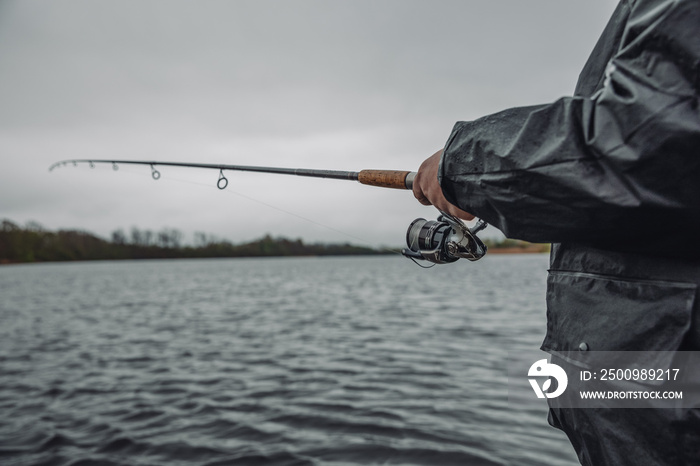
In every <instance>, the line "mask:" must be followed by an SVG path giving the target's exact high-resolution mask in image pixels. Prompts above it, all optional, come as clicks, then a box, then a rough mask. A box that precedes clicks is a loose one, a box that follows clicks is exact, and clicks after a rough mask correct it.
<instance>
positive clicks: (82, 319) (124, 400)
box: [0, 255, 577, 466]
mask: <svg viewBox="0 0 700 466" xmlns="http://www.w3.org/2000/svg"><path fill="white" fill-rule="evenodd" d="M546 268H547V257H546V256H543V255H523V256H492V257H487V258H485V259H484V260H482V261H481V262H479V263H474V264H472V263H468V262H466V261H462V263H458V264H453V265H450V266H442V267H435V268H433V269H430V270H422V269H419V268H418V267H416V266H415V265H413V264H411V263H410V262H409V261H406V260H404V259H401V258H399V257H371V258H367V257H361V258H360V257H355V258H323V259H320V258H301V259H299V258H294V259H251V260H241V259H232V260H229V259H227V260H187V261H143V262H98V263H69V264H40V265H39V264H35V265H26V266H25V265H22V266H7V267H0V296H1V299H0V412H2V416H0V464H3V465H29V464H46V465H49V464H50V465H63V464H66V465H67V464H70V465H89V464H105V465H110V464H128V465H159V464H162V465H192V464H197V465H205V464H206V465H228V464H232V465H234V464H236V465H237V464H241V465H268V464H269V465H326V464H327V465H356V464H411V465H476V466H480V465H489V466H490V465H517V466H527V465H533V466H534V465H536V466H542V465H562V466H563V465H567V466H571V465H575V464H577V461H576V460H575V456H574V454H573V451H572V448H571V447H570V445H569V444H568V441H567V440H566V438H565V436H564V434H562V433H561V432H559V431H556V430H555V429H553V428H551V427H549V425H548V424H547V422H546V412H545V411H544V410H534V411H533V410H531V408H530V410H528V409H526V408H522V409H520V408H519V407H517V406H509V404H508V399H507V385H506V381H507V371H506V365H507V364H506V363H507V356H508V352H509V351H518V350H519V349H532V348H537V347H539V344H540V342H541V340H542V337H543V335H544V329H545V315H544V287H545V278H546V277H545V275H546Z"/></svg>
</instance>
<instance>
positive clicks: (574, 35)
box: [0, 0, 616, 245]
mask: <svg viewBox="0 0 700 466" xmlns="http://www.w3.org/2000/svg"><path fill="white" fill-rule="evenodd" d="M615 4H616V2H615V1H613V0H587V1H584V0H461V1H456V0H455V1H452V0H450V1H441V0H430V1H414V0H392V1H388V0H346V1H333V0H324V1H320V0H281V1H268V0H251V1H235V0H230V1H212V0H209V1H204V2H201V1H197V2H195V1H191V2H182V1H173V0H167V1H127V2H124V1H111V2H106V1H95V0H86V1H62V0H59V1H52V2H41V1H33V0H22V1H16V2H8V1H0V83H1V85H0V163H1V164H2V166H1V169H0V218H9V219H11V220H13V221H15V222H17V223H20V224H25V223H26V222H28V221H30V220H34V221H37V222H39V223H41V224H43V225H44V226H45V227H47V228H50V229H58V228H78V229H85V230H88V231H91V232H94V233H96V234H99V235H102V236H105V237H108V236H109V235H110V233H111V232H112V231H113V230H115V229H117V228H123V229H125V230H127V231H128V230H129V229H130V228H131V227H132V226H138V227H139V228H147V229H152V230H160V229H161V228H164V227H169V228H177V229H180V230H182V231H183V232H184V233H185V235H186V238H190V239H191V238H192V234H193V233H194V232H195V231H202V232H206V233H212V234H215V235H217V236H219V237H221V238H226V239H230V240H232V241H234V242H240V241H247V240H252V239H256V238H259V237H261V236H262V235H264V234H266V233H270V234H272V235H273V236H287V237H291V238H297V237H301V238H303V239H304V240H305V241H317V240H321V241H328V242H338V241H342V242H345V241H350V242H353V243H358V244H360V243H361V242H362V241H360V239H362V240H364V242H366V243H369V244H371V245H379V244H385V245H400V244H401V243H402V242H403V239H404V237H405V231H406V228H407V227H408V225H409V223H410V222H411V221H412V220H413V219H414V218H416V217H425V218H434V217H435V214H436V211H435V210H434V209H433V208H430V207H423V206H421V205H420V204H418V203H417V202H416V201H415V200H414V199H413V196H412V195H411V194H410V193H409V192H408V191H394V190H387V189H380V188H374V187H368V186H363V185H360V184H357V183H353V182H348V181H333V180H317V179H309V178H297V177H288V176H280V175H264V174H250V173H236V172H228V173H227V174H226V175H227V177H228V178H229V181H230V183H229V187H228V188H227V189H226V190H224V191H219V190H218V189H216V187H215V184H216V181H217V178H218V173H217V172H216V171H210V170H199V169H189V170H188V169H175V168H167V167H162V168H160V171H161V173H162V178H161V179H160V180H159V181H154V180H152V179H151V175H150V169H149V168H148V167H140V166H121V167H120V170H119V171H116V172H115V171H113V170H112V169H111V167H109V166H108V165H103V166H99V165H98V166H97V167H96V168H95V169H90V168H89V167H88V166H86V165H83V166H79V167H77V168H73V167H65V168H61V169H59V170H56V171H54V172H51V173H49V172H48V167H49V165H50V164H51V163H53V162H55V161H57V160H62V159H66V158H106V159H111V158H129V159H141V160H152V159H155V160H165V161H191V162H200V163H230V164H248V165H271V166H283V167H300V168H325V169H339V170H352V171H359V170H361V169H366V168H383V169H400V170H416V169H417V168H418V166H419V165H420V163H421V162H422V160H423V159H425V158H426V157H427V156H429V155H431V154H432V153H434V152H435V151H436V150H437V149H439V148H441V147H442V146H443V145H444V143H445V141H446V139H447V137H448V135H449V133H450V130H451V128H452V126H453V124H454V123H455V122H456V121H458V120H470V119H474V118H477V117H479V116H481V115H484V114H487V113H492V112H495V111H498V110H501V109H504V108H507V107H512V106H520V105H531V104H538V103H545V102H550V101H553V100H555V99H557V98H559V97H561V96H564V95H569V94H571V92H572V90H573V88H574V86H575V83H576V79H577V77H578V73H579V71H580V69H581V67H582V66H583V64H584V62H585V61H586V59H587V57H588V54H589V53H590V50H591V49H592V48H593V45H594V44H595V41H596V40H597V38H598V36H599V35H600V33H601V32H602V29H603V27H604V26H605V23H606V21H607V19H608V17H609V16H610V14H611V13H612V11H613V9H614V7H615ZM341 232H342V233H341ZM347 235H351V236H347ZM358 238H360V239H358Z"/></svg>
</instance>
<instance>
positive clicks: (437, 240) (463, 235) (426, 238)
mask: <svg viewBox="0 0 700 466" xmlns="http://www.w3.org/2000/svg"><path fill="white" fill-rule="evenodd" d="M487 226H488V224H487V223H486V222H485V221H483V220H479V221H478V222H477V224H476V225H475V226H474V227H473V228H471V229H470V228H468V227H467V226H466V225H465V224H464V223H462V221H461V220H459V219H458V218H456V217H453V216H452V215H450V214H448V213H446V212H442V211H440V216H439V217H438V219H437V220H430V221H428V220H425V219H424V218H417V219H415V220H414V221H413V222H412V223H411V225H409V227H408V231H407V232H406V245H407V246H408V248H404V249H402V250H401V254H403V255H404V256H406V257H408V258H409V259H412V260H413V261H414V262H416V260H424V261H428V262H432V263H433V264H448V263H450V262H455V261H457V260H458V259H467V260H470V261H477V260H479V259H481V258H482V257H484V255H485V254H486V249H487V248H486V245H485V244H484V243H483V242H482V241H481V240H480V239H479V237H478V236H476V234H477V233H478V232H480V231H481V230H483V229H484V228H486V227H487ZM416 263H418V262H416ZM418 265H420V264H418Z"/></svg>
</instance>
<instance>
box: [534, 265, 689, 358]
mask: <svg viewBox="0 0 700 466" xmlns="http://www.w3.org/2000/svg"><path fill="white" fill-rule="evenodd" d="M696 288H697V285H696V284H694V283H685V282H670V281H657V280H635V279H625V278H620V277H612V276H605V275H597V274H591V273H583V272H567V271H550V273H549V276H548V278H547V335H546V336H545V339H544V342H543V343H542V349H543V350H544V351H548V352H563V353H567V352H570V351H578V350H583V351H586V350H590V351H675V350H677V349H678V347H679V346H680V344H681V341H682V340H683V337H684V336H685V334H686V333H687V332H688V329H689V328H690V323H691V313H692V309H693V304H694V300H695V293H696Z"/></svg>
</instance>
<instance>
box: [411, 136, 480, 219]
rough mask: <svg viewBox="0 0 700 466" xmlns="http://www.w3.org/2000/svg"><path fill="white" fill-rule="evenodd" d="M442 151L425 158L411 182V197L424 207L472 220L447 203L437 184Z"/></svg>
mask: <svg viewBox="0 0 700 466" xmlns="http://www.w3.org/2000/svg"><path fill="white" fill-rule="evenodd" d="M441 158H442V150H439V151H437V152H436V153H435V154H433V155H432V156H430V157H429V158H427V159H426V160H425V161H424V162H423V163H422V164H421V166H420V168H419V169H418V172H417V173H416V177H415V179H414V180H413V196H414V197H415V198H416V200H417V201H418V202H420V203H421V204H423V205H425V206H430V205H434V206H435V207H437V208H438V209H439V210H441V211H443V212H446V213H448V214H450V215H452V216H454V217H458V218H461V219H463V220H472V219H473V218H474V215H472V214H470V213H469V212H466V211H464V210H462V209H460V208H459V207H457V206H455V205H454V204H452V203H450V202H448V201H447V199H446V198H445V195H444V194H443V193H442V188H441V187H440V183H439V182H438V176H437V175H438V168H439V166H440V159H441Z"/></svg>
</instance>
